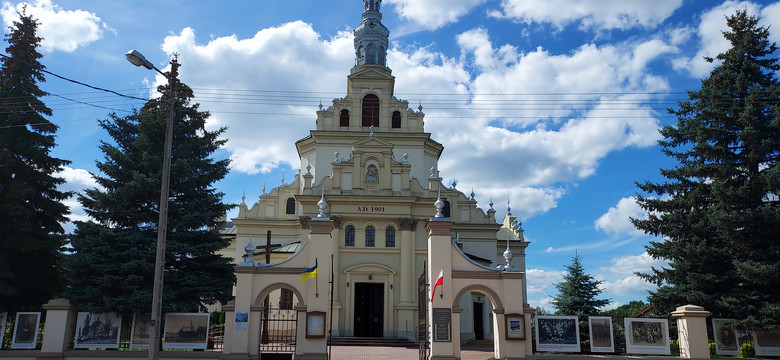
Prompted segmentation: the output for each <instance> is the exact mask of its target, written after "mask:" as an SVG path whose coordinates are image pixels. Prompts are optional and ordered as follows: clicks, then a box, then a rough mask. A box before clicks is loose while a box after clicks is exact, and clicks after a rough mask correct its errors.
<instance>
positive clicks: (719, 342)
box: [712, 319, 739, 355]
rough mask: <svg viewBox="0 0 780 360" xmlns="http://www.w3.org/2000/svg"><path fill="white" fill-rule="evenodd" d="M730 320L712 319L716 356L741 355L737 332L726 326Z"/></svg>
mask: <svg viewBox="0 0 780 360" xmlns="http://www.w3.org/2000/svg"><path fill="white" fill-rule="evenodd" d="M728 321H729V319H712V334H713V335H714V337H715V354H717V355H739V341H738V339H739V338H738V337H737V331H736V330H734V329H733V328H732V327H730V326H728V325H726V324H727V323H728Z"/></svg>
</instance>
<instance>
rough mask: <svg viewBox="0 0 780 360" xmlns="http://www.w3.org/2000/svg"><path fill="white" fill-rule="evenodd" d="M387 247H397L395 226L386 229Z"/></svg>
mask: <svg viewBox="0 0 780 360" xmlns="http://www.w3.org/2000/svg"><path fill="white" fill-rule="evenodd" d="M385 247H389V248H390V247H395V228H394V227H392V226H388V227H387V229H385Z"/></svg>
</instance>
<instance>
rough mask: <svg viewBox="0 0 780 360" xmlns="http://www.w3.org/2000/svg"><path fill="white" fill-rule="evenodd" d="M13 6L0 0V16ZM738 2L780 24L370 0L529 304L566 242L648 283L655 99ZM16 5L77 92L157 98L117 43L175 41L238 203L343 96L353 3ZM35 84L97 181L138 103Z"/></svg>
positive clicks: (63, 136) (692, 81) (618, 290)
mask: <svg viewBox="0 0 780 360" xmlns="http://www.w3.org/2000/svg"><path fill="white" fill-rule="evenodd" d="M19 9H21V4H20V3H17V2H3V3H2V9H0V16H2V20H3V22H4V24H5V25H6V27H7V26H8V25H10V22H11V21H13V20H15V19H16V18H17V15H16V12H17V11H18V10H19ZM737 9H748V11H749V12H750V13H751V14H754V15H758V16H760V17H761V18H762V19H763V23H764V24H765V25H768V24H771V23H775V24H777V23H778V20H780V2H771V1H755V2H736V1H726V2H720V1H700V0H696V1H692V0H656V1H644V0H642V1H624V0H591V1H588V0H550V1H526V0H502V1H494V0H384V1H383V3H382V13H383V16H384V18H383V20H382V22H383V23H384V24H385V26H387V27H388V28H389V29H390V38H391V39H390V40H391V43H392V45H391V46H390V49H389V51H388V60H387V63H388V66H389V67H390V68H391V69H392V70H393V75H394V76H396V97H398V98H400V99H404V100H408V101H409V102H410V104H413V107H415V108H416V107H417V106H418V105H422V106H423V111H424V112H425V113H426V118H425V121H426V124H425V125H426V130H427V131H428V132H430V133H432V138H433V139H434V140H436V141H438V142H440V143H442V144H444V148H445V149H444V153H443V155H442V158H441V160H440V163H439V166H440V171H441V176H442V177H443V178H444V182H445V183H446V184H451V183H452V182H453V181H457V188H458V189H461V190H462V191H464V192H466V193H470V192H471V190H472V189H473V191H474V192H475V194H476V199H477V200H478V206H480V207H481V208H483V209H487V208H488V203H489V202H490V199H491V198H492V199H493V202H494V203H495V204H494V208H496V210H498V213H497V216H498V217H503V215H504V214H505V213H506V208H507V200H509V206H510V207H511V212H512V213H513V214H514V215H517V216H518V217H519V218H520V219H521V220H522V222H523V228H524V229H525V235H526V238H527V239H528V240H530V241H531V245H530V246H529V247H528V249H527V253H526V262H527V269H528V274H527V276H528V292H529V294H528V298H529V302H530V303H531V305H532V306H542V307H546V308H548V309H552V307H551V305H550V303H549V302H550V299H551V297H552V296H554V295H555V294H556V289H555V287H554V286H553V284H555V283H556V282H559V281H561V279H562V278H561V274H562V273H563V271H564V267H565V266H566V265H568V264H570V263H571V259H572V257H574V256H575V253H576V254H579V255H580V256H581V257H582V259H583V264H584V266H585V270H586V272H588V273H590V274H592V275H594V276H595V277H596V278H597V279H599V280H603V281H604V283H603V290H604V291H603V293H602V297H604V298H609V299H611V300H612V304H611V305H610V307H616V306H619V305H621V304H625V303H627V302H628V301H631V300H645V298H646V292H647V290H649V289H651V288H652V287H651V286H650V285H648V284H646V283H644V282H642V281H641V280H639V279H638V278H637V277H636V276H634V275H633V273H634V272H635V271H640V272H641V271H648V270H649V269H650V266H661V265H662V264H663V263H662V262H660V261H654V260H653V259H651V258H649V257H648V256H647V255H646V253H645V248H644V246H645V245H646V244H647V243H648V241H650V240H653V238H651V237H648V236H645V235H644V234H641V233H639V232H637V231H636V230H635V229H633V227H632V226H631V224H630V223H629V220H628V219H629V217H630V216H633V217H642V216H643V213H642V211H641V210H640V209H639V208H638V207H637V206H636V203H635V202H634V201H633V196H635V195H636V192H637V188H636V186H635V185H634V182H635V181H645V180H651V181H659V180H660V179H661V178H660V175H659V168H666V167H671V166H673V165H674V164H673V163H672V162H671V161H670V160H669V159H667V158H665V157H664V156H663V155H662V154H661V153H660V151H659V148H658V146H657V144H656V141H657V140H658V137H659V135H658V131H657V130H658V128H659V127H660V126H663V125H667V124H673V123H675V119H674V118H672V117H670V116H669V115H668V114H667V113H666V111H665V109H666V108H668V107H673V106H674V105H675V104H676V101H677V100H679V99H682V98H684V97H685V91H686V90H695V89H698V87H699V84H700V80H701V79H702V78H704V77H706V76H707V75H708V73H709V71H710V70H711V69H712V66H713V65H712V64H709V63H706V62H705V61H703V59H702V57H703V56H711V57H714V56H715V55H717V54H718V53H719V52H722V51H724V50H725V49H727V47H728V43H727V42H725V40H724V39H723V38H722V36H721V31H722V30H725V29H726V25H725V20H724V16H725V15H730V14H733V13H734V12H735V11H736V10H737ZM27 12H28V13H30V14H33V15H34V16H35V17H36V18H37V19H38V20H39V22H40V27H39V35H40V36H41V37H43V38H44V41H43V43H42V47H41V51H42V53H43V54H44V57H43V59H42V62H43V64H44V65H45V66H46V67H47V70H49V71H51V72H53V73H55V74H58V75H61V76H64V77H67V78H71V79H75V80H78V81H81V82H84V83H87V84H90V85H93V86H97V87H101V88H105V89H111V90H114V91H117V92H120V93H123V94H127V95H132V96H138V97H144V98H148V97H149V96H154V91H153V89H154V88H155V85H157V84H159V83H160V82H162V81H163V80H164V79H163V78H162V77H161V76H159V75H157V74H156V73H155V72H152V71H147V70H145V69H143V68H136V67H134V66H132V65H131V64H130V63H128V62H127V61H126V60H125V59H124V54H125V53H126V52H127V50H129V49H136V50H138V51H140V52H142V53H143V54H144V55H146V57H147V58H148V59H149V60H150V61H151V62H152V63H154V64H155V65H156V66H157V67H159V68H164V67H165V66H166V65H167V62H168V60H169V59H170V57H171V55H172V54H173V53H177V54H179V59H180V63H181V64H182V68H181V78H182V81H184V82H185V83H187V84H188V85H189V86H190V87H192V88H193V89H194V91H195V95H196V101H198V102H200V103H201V108H202V109H204V110H209V111H211V112H212V117H211V119H210V121H209V124H208V126H210V127H212V128H213V127H218V126H228V128H229V130H228V132H227V135H226V137H227V138H228V139H229V140H228V143H227V145H226V146H225V147H224V148H223V149H221V150H220V151H219V152H218V153H217V156H219V157H227V158H231V159H232V165H231V172H230V174H229V175H228V176H227V178H226V179H224V180H223V181H221V182H220V183H219V184H217V187H218V188H219V189H220V190H221V191H223V192H224V193H225V198H224V200H225V201H226V202H229V203H239V202H240V201H241V196H242V194H246V197H247V202H250V201H252V202H253V201H255V200H252V199H256V198H257V196H259V195H260V194H261V193H262V188H263V187H264V186H265V187H266V188H268V189H271V188H272V187H275V186H278V185H279V184H280V182H281V179H282V178H283V177H284V178H285V179H286V180H287V181H288V182H289V181H290V180H291V179H292V178H293V176H294V175H295V173H296V172H297V168H298V164H297V161H296V160H297V154H296V151H295V147H294V142H295V141H296V140H298V139H300V138H302V137H304V136H306V135H307V134H308V131H309V130H311V129H313V128H314V127H315V120H316V115H315V111H316V110H317V106H318V105H319V103H320V102H322V103H323V104H324V105H326V106H327V105H328V104H329V102H330V100H332V99H333V98H337V97H342V96H344V95H345V94H346V76H347V75H348V73H349V69H350V68H351V67H352V65H353V63H354V50H353V47H352V46H353V45H352V29H353V28H354V27H355V26H357V25H358V24H359V23H360V15H361V13H362V1H359V0H350V1H346V0H341V1H321V0H286V1H280V0H263V1H238V0H237V1H219V2H218V1H183V0H177V1H172V0H156V1H143V0H139V1H128V2H118V1H69V0H59V1H56V0H40V1H33V2H30V3H29V4H28V5H27ZM776 29H777V28H776V27H774V28H771V30H770V32H771V33H772V36H773V38H772V40H773V41H776V42H778V40H780V33H779V32H778V31H777V30H776ZM41 87H42V88H43V89H44V90H45V91H47V92H49V93H51V94H53V95H52V96H49V97H47V98H46V99H45V101H46V103H47V104H48V105H49V107H51V108H52V109H53V111H54V115H53V116H52V117H51V120H52V121H53V122H54V123H56V124H58V125H59V126H60V130H59V132H58V133H57V143H58V147H57V148H56V149H55V150H54V155H55V156H57V157H61V158H65V159H69V160H71V161H72V162H73V163H72V164H71V165H70V166H69V167H68V168H66V169H65V171H63V172H62V173H61V176H63V177H65V178H66V179H67V180H68V183H67V184H66V185H65V186H64V187H63V189H65V190H75V191H80V190H82V189H84V188H87V187H93V186H95V183H94V181H92V179H91V177H90V172H95V171H96V167H95V162H96V161H99V160H102V154H101V153H100V152H99V151H98V144H99V141H101V140H105V139H106V134H105V133H104V131H102V130H101V129H100V127H99V126H98V124H97V120H98V119H104V118H106V117H107V115H108V113H110V112H112V111H113V112H116V113H117V114H118V115H123V114H127V113H128V112H129V111H130V110H131V109H133V107H140V106H141V105H142V102H141V101H138V100H130V99H127V98H122V97H119V96H116V95H111V94H108V93H104V92H100V91H95V90H92V89H89V88H86V87H83V86H79V85H76V84H73V83H70V82H67V81H63V80H60V79H57V78H55V77H53V76H48V77H47V82H46V83H44V84H41ZM279 95H282V96H281V97H279ZM74 100H75V101H74ZM68 205H69V206H71V211H72V212H73V214H72V215H71V219H75V220H83V219H86V217H85V215H84V212H83V210H82V209H81V208H80V206H79V205H78V203H77V202H76V201H75V199H73V200H71V201H69V202H68ZM67 228H68V229H72V225H68V226H67Z"/></svg>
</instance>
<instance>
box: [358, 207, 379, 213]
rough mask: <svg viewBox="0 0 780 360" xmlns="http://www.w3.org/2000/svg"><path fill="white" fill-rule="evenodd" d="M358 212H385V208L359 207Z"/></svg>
mask: <svg viewBox="0 0 780 360" xmlns="http://www.w3.org/2000/svg"><path fill="white" fill-rule="evenodd" d="M357 211H358V212H385V207H384V206H358V207H357Z"/></svg>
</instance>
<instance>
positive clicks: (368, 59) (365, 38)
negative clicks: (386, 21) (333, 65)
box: [355, 0, 390, 73]
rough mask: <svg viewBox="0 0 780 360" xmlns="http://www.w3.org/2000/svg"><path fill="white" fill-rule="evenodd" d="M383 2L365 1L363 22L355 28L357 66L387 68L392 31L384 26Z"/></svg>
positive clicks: (387, 69)
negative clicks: (380, 10)
mask: <svg viewBox="0 0 780 360" xmlns="http://www.w3.org/2000/svg"><path fill="white" fill-rule="evenodd" d="M381 3H382V0H363V6H364V10H363V22H362V23H360V25H358V27H357V28H355V66H356V67H358V66H362V65H381V66H383V67H384V68H385V70H386V71H387V72H388V73H390V69H389V68H388V67H387V44H388V38H389V37H390V30H387V28H386V27H385V26H384V25H382V13H381V12H379V6H380V5H381Z"/></svg>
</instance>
